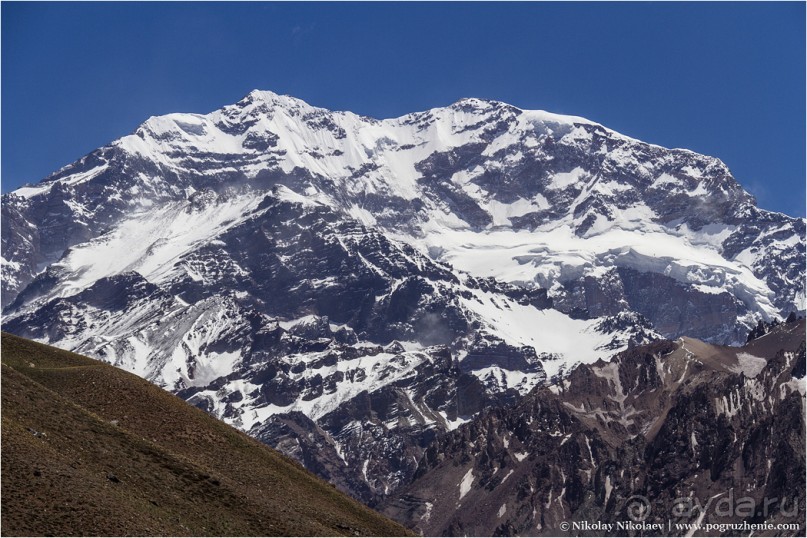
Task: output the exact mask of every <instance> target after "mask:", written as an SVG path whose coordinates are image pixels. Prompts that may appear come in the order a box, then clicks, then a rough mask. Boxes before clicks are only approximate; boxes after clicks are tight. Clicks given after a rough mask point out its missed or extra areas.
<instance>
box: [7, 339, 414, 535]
mask: <svg viewBox="0 0 807 538" xmlns="http://www.w3.org/2000/svg"><path fill="white" fill-rule="evenodd" d="M2 380H3V383H2V408H3V415H2V514H3V517H2V533H3V534H4V535H6V536H12V535H29V536H30V535H61V536H66V535H117V536H123V535H132V534H135V535H218V536H233V535H235V536H239V535H240V536H244V535H261V536H266V535H293V536H313V535H328V536H336V535H348V536H351V535H383V536H394V535H405V534H406V532H407V531H406V530H405V529H404V528H403V527H401V526H400V525H397V524H395V523H393V522H391V521H389V520H387V519H385V518H384V517H382V516H380V515H379V514H377V513H375V512H373V511H372V510H370V509H368V508H366V507H364V506H362V505H360V504H359V503H357V502H355V501H353V500H352V499H350V498H348V497H347V496H345V495H343V494H341V493H339V492H338V491H336V490H335V489H334V488H332V487H331V486H330V485H328V484H327V483H325V482H322V481H321V480H319V479H317V478H315V477H314V476H313V475H312V474H311V473H309V472H307V471H305V470H304V469H303V468H302V467H300V466H299V465H298V464H296V463H295V462H293V461H291V460H290V459H288V458H286V457H284V456H281V455H280V454H278V453H277V452H275V451H274V450H272V449H270V448H268V447H266V446H265V445H263V444H261V443H259V442H257V441H254V440H252V439H250V438H249V437H247V436H246V435H244V434H242V433H240V432H238V431H237V430H235V429H234V428H232V427H230V426H227V425H226V424H224V423H221V422H219V421H217V420H215V419H213V418H211V417H210V416H208V415H207V414H205V413H204V412H202V411H200V410H199V409H196V408H194V407H192V406H190V405H188V404H186V403H185V402H183V401H182V400H180V399H179V398H177V397H175V396H172V395H170V394H168V393H166V392H164V391H163V390H161V389H159V388H157V387H155V386H154V385H152V384H150V383H148V382H146V381H144V380H143V379H140V378H138V377H137V376H135V375H132V374H129V373H126V372H124V371H122V370H119V369H117V368H114V367H111V366H108V365H106V364H103V363H101V362H98V361H95V360H92V359H89V358H86V357H83V356H80V355H76V354H73V353H69V352H66V351H62V350H59V349H56V348H52V347H49V346H45V345H42V344H37V343H34V342H30V341H27V340H24V339H22V338H18V337H15V336H13V335H9V334H3V336H2Z"/></svg>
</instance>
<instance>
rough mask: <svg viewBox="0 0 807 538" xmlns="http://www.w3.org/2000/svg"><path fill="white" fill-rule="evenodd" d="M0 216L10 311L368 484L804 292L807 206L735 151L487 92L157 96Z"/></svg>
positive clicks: (793, 304) (398, 478)
mask: <svg viewBox="0 0 807 538" xmlns="http://www.w3.org/2000/svg"><path fill="white" fill-rule="evenodd" d="M2 214H3V216H2V218H3V226H2V249H3V257H4V260H5V261H4V263H3V265H2V271H3V274H2V276H3V278H2V284H3V289H2V304H3V308H4V319H3V327H4V329H5V330H9V331H12V332H14V333H16V334H20V335H22V336H27V337H31V338H35V339H38V340H40V341H44V342H47V343H50V344H53V345H56V346H61V347H64V348H67V349H71V350H75V351H79V352H82V353H84V354H88V355H91V356H95V357H98V358H101V359H103V360H106V361H108V362H110V363H112V364H115V365H118V366H120V367H122V368H126V369H128V370H130V371H133V372H136V373H137V374H139V375H142V376H143V377H145V378H147V379H149V380H151V381H153V382H155V383H158V384H160V385H161V386H163V387H165V388H167V389H168V390H171V391H174V392H175V393H177V394H179V395H181V396H182V397H183V398H186V399H188V400H189V401H191V402H193V403H194V404H195V405H198V406H199V407H201V408H203V409H205V410H207V411H208V412H210V413H212V414H214V415H216V416H218V417H220V418H222V419H224V420H227V421H228V422H230V423H232V424H234V425H237V426H239V427H241V428H242V429H244V430H245V431H250V432H252V433H253V434H254V435H256V436H258V437H259V438H261V439H263V440H265V441H266V442H269V443H272V444H276V445H278V446H280V447H281V448H282V449H283V450H286V451H287V452H288V453H289V454H292V455H294V456H295V457H298V458H300V459H301V460H303V461H306V462H307V463H306V464H307V465H309V466H310V467H311V468H312V469H316V470H317V472H320V473H322V474H323V476H325V475H327V476H328V477H329V478H330V479H332V480H333V481H334V482H335V483H336V484H337V485H338V487H341V488H343V489H345V490H346V491H349V492H351V493H352V494H353V495H355V496H357V497H358V498H361V499H362V500H365V501H366V502H372V503H376V504H377V503H381V502H383V500H384V499H385V498H386V497H388V496H390V495H393V494H395V493H396V492H397V491H399V490H401V488H404V487H406V486H407V484H409V482H410V481H411V480H412V479H413V477H414V476H415V474H416V473H417V472H418V471H417V469H418V462H419V461H420V460H421V458H422V457H423V456H424V454H425V453H426V451H428V450H429V446H431V445H432V443H433V442H435V440H437V439H440V438H441V436H442V434H443V433H445V432H450V431H453V430H455V429H456V428H458V427H459V426H460V425H461V424H464V423H466V422H468V421H470V420H471V419H472V418H473V417H474V416H476V415H477V414H479V413H480V412H482V411H484V410H486V409H490V408H492V407H497V406H501V405H504V404H512V403H514V402H516V401H517V400H518V399H519V398H520V397H522V396H524V395H526V394H528V393H530V391H532V390H533V389H534V388H535V387H539V386H541V385H543V384H545V383H546V382H548V381H553V380H554V381H559V380H562V379H563V378H564V377H565V376H567V375H569V373H570V372H573V371H576V370H575V369H574V367H575V366H576V365H578V364H591V363H596V362H597V361H598V360H600V359H608V358H609V357H610V356H611V355H613V354H614V353H617V352H620V351H624V350H627V349H629V348H630V349H632V348H634V347H637V346H641V345H642V344H646V343H648V342H650V341H652V340H655V339H658V338H660V337H666V338H677V337H679V336H681V335H691V336H696V337H698V338H702V339H704V340H707V341H710V342H713V343H721V344H725V343H738V342H741V341H744V339H745V334H746V332H747V330H748V329H751V328H752V327H754V326H756V324H757V321H758V320H759V319H762V320H763V323H770V322H771V321H772V320H773V318H774V317H776V316H779V317H784V315H786V314H787V313H789V312H790V311H796V312H803V310H804V288H803V282H804V278H803V276H804V256H805V249H804V245H805V238H804V233H805V232H804V221H803V220H799V219H792V218H789V217H787V216H785V215H781V214H777V213H771V212H767V211H764V210H760V209H758V208H756V207H755V205H754V200H753V198H752V197H751V196H750V195H749V194H748V193H746V192H745V191H744V190H743V189H742V187H741V186H740V185H739V184H737V182H736V181H735V180H734V179H733V177H732V176H731V174H730V173H729V171H728V168H727V167H726V166H725V165H724V164H723V163H722V162H720V161H719V160H717V159H714V158H710V157H706V156H703V155H698V154H695V153H692V152H689V151H683V150H668V149H664V148H660V147H658V146H652V145H648V144H644V143H642V142H640V141H637V140H634V139H631V138H628V137H625V136H623V135H620V134H619V133H616V132H614V131H611V130H609V129H607V128H605V127H603V126H601V125H598V124H595V123H593V122H590V121H588V120H585V119H583V118H576V117H570V116H559V115H554V114H550V113H546V112H541V111H526V110H520V109H518V108H516V107H513V106H510V105H506V104H504V103H498V102H494V101H485V100H479V99H463V100H461V101H459V102H458V103H455V104H454V105H451V106H449V107H445V108H439V109H433V110H430V111H427V112H422V113H415V114H409V115H407V116H403V117H401V118H396V119H390V120H374V119H371V118H364V117H359V116H356V115H354V114H351V113H343V112H331V111H327V110H323V109H318V108H315V107H312V106H310V105H308V104H306V103H304V102H302V101H299V100H297V99H294V98H291V97H287V96H279V95H275V94H272V93H271V92H252V93H250V94H249V95H248V96H246V97H245V98H244V99H242V100H241V101H239V102H238V103H235V104H234V105H230V106H226V107H224V108H222V109H220V110H217V111H214V112H212V113H210V114H207V115H198V114H169V115H166V116H161V117H154V118H150V119H149V120H148V121H146V122H145V123H144V124H143V125H141V126H140V127H139V128H138V129H137V130H136V131H135V132H134V133H132V134H131V135H129V136H126V137H123V138H121V139H119V140H116V141H114V142H112V143H110V144H109V145H108V146H105V147H102V148H99V149H98V150H96V151H94V152H92V153H91V154H89V155H88V156H86V157H84V158H82V159H80V160H79V161H77V162H75V163H73V164H71V165H68V166H66V167H64V168H63V169H61V170H59V171H58V172H56V173H54V174H52V175H51V176H49V177H48V178H45V180H43V181H42V182H41V183H39V184H37V185H32V186H26V187H24V188H21V189H18V190H17V191H15V192H13V193H10V194H7V195H4V196H3V201H2ZM575 375H577V374H575ZM649 380H650V378H648V381H649ZM626 420H627V419H626ZM622 426H623V427H624V428H625V429H626V431H627V430H630V428H631V427H632V426H631V425H630V424H629V423H626V424H622ZM603 435H604V434H603ZM631 435H632V434H631ZM564 446H566V445H564ZM564 450H565V449H564ZM556 494H557V492H556ZM508 529H509V527H508V528H503V530H502V532H505V531H507V532H509V530H508Z"/></svg>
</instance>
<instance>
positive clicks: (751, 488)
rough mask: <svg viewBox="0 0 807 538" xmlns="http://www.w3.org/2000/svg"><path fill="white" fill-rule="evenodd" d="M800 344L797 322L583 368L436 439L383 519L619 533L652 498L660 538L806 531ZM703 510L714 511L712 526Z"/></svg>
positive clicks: (472, 529)
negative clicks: (697, 526) (757, 527)
mask: <svg viewBox="0 0 807 538" xmlns="http://www.w3.org/2000/svg"><path fill="white" fill-rule="evenodd" d="M804 337H805V327H804V321H803V320H794V321H792V322H789V323H784V324H779V325H777V326H775V327H774V328H773V329H772V330H771V331H770V332H769V333H768V334H767V335H766V336H765V337H764V338H761V339H757V340H753V341H751V342H749V343H748V344H747V345H746V346H744V347H742V348H729V347H720V346H713V345H710V344H706V343H704V342H702V341H699V340H694V339H689V338H684V339H680V340H678V341H675V342H672V341H659V342H656V343H653V344H650V345H646V346H641V347H636V348H634V349H631V350H629V351H625V352H623V353H621V354H619V355H617V356H616V357H615V358H614V359H613V360H612V361H611V362H608V363H605V362H603V363H596V364H592V365H583V366H580V367H578V368H577V369H575V370H574V371H573V372H572V373H571V374H570V375H569V376H568V377H567V378H566V379H565V380H563V381H562V382H560V383H558V384H556V385H551V386H548V387H543V388H539V389H536V390H535V391H533V392H532V393H530V394H529V395H528V396H526V397H524V398H523V399H521V400H520V401H519V402H518V403H517V404H515V405H514V406H512V407H504V408H497V409H492V410H488V411H485V412H483V413H481V414H480V415H479V416H478V417H476V418H475V419H474V420H472V421H471V422H469V423H468V424H465V425H463V426H461V427H460V428H458V429H457V430H456V431H454V432H451V433H449V434H446V435H444V436H442V437H441V438H440V439H438V440H437V441H435V442H434V443H433V444H432V445H431V446H430V447H429V448H428V449H427V450H426V451H425V453H424V456H423V459H422V460H421V461H420V465H419V466H418V470H417V473H416V478H415V481H414V482H413V483H412V484H411V485H409V486H408V487H406V488H404V489H403V490H402V491H401V492H399V493H398V494H396V495H394V496H392V498H390V499H388V500H387V501H385V503H384V509H383V510H384V512H385V513H387V514H388V515H391V516H393V517H396V518H397V519H398V520H399V521H401V522H405V523H406V524H408V525H412V526H415V527H416V528H418V529H420V530H421V531H422V532H423V533H424V534H425V535H432V536H441V535H488V536H496V535H557V534H558V533H560V532H562V527H561V526H560V525H561V523H564V522H566V523H568V522H571V521H589V522H601V523H604V524H608V523H612V524H614V528H613V529H612V530H607V529H606V530H602V529H601V530H599V531H597V534H606V535H624V534H625V533H626V531H624V530H622V531H618V529H616V527H615V524H616V522H618V521H630V517H631V516H630V513H629V510H633V509H634V508H635V506H632V504H635V503H636V502H639V501H641V502H644V501H645V500H647V505H646V506H647V507H649V513H647V514H646V517H644V516H643V517H642V518H639V519H642V520H643V521H645V522H646V523H660V524H661V527H660V529H659V530H657V531H656V532H649V534H651V535H661V536H664V535H670V534H672V535H684V534H686V533H687V530H686V529H685V528H684V527H681V528H675V527H673V528H672V529H670V528H668V519H670V520H671V521H672V523H674V524H675V523H677V524H682V523H692V522H694V521H696V520H700V521H701V522H702V523H742V522H743V521H747V522H749V523H753V522H756V523H759V522H763V521H767V522H777V523H786V522H789V523H796V522H801V521H802V520H803V518H804V515H805V504H804V503H805V498H804V486H805V483H804V471H805V456H804V451H805V439H804V427H805V423H804V416H805V415H804V412H805V397H804V394H805V385H804V381H805V379H804V367H803V365H804V357H805V340H804ZM788 477H789V478H788ZM637 496H638V497H637ZM741 498H742V499H743V501H742V502H743V503H745V504H746V505H750V504H753V505H754V506H756V507H757V508H758V509H759V510H757V511H752V513H749V512H748V511H747V510H746V509H745V508H743V507H740V508H739V509H738V508H737V506H738V502H739V500H740V499H741ZM637 499H638V500H637ZM710 499H711V501H713V502H714V504H712V503H711V502H710ZM721 500H722V501H723V502H722V503H721ZM766 500H767V503H768V507H767V508H763V507H764V505H765V503H766ZM695 501H698V502H700V503H701V505H702V506H704V507H705V506H706V505H707V502H709V503H710V507H711V509H706V511H705V515H704V516H703V518H699V516H700V513H699V512H698V511H696V510H692V509H690V508H691V507H692V506H694V503H695ZM730 506H731V507H733V508H731V509H729V507H730ZM676 507H677V508H676ZM632 513H633V512H632ZM634 514H635V513H634ZM634 519H635V520H638V519H637V518H634ZM786 534H792V535H795V534H798V531H793V532H789V533H786Z"/></svg>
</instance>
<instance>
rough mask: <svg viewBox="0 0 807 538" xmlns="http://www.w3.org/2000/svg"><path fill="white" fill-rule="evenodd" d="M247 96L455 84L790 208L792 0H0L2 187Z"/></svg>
mask: <svg viewBox="0 0 807 538" xmlns="http://www.w3.org/2000/svg"><path fill="white" fill-rule="evenodd" d="M255 88H259V89H268V90H273V91H275V92H278V93H288V94H291V95H294V96H296V97H299V98H301V99H304V100H305V101H308V102H309V103H311V104H313V105H318V106H323V107H326V108H332V109H341V110H344V109H349V110H352V111H355V112H357V113H360V114H365V115H368V116H374V117H380V118H384V117H394V116H399V115H401V114H404V113H407V112H413V111H418V110H424V109H427V108H431V107H435V106H443V105H447V104H450V103H452V102H454V101H455V100H457V99H459V98H461V97H467V96H475V97H484V98H490V99H498V100H501V101H505V102H508V103H511V104H514V105H516V106H519V107H522V108H539V109H544V110H549V111H553V112H559V113H565V114H574V115H579V116H585V117H587V118H589V119H592V120H595V121H598V122H600V123H603V124H605V125H607V126H608V127H611V128H613V129H616V130H618V131H620V132H623V133H625V134H627V135H630V136H633V137H636V138H640V139H642V140H646V141H648V142H653V143H656V144H661V145H663V146H668V147H685V148H689V149H692V150H695V151H698V152H701V153H705V154H709V155H714V156H717V157H719V158H721V159H722V160H723V161H724V162H726V164H728V166H729V168H731V170H732V172H733V173H734V175H735V177H736V178H737V179H738V180H739V181H740V183H742V184H743V185H744V186H745V187H746V188H747V189H748V190H750V191H751V192H752V193H753V194H755V195H756V196H757V197H758V200H759V202H760V205H761V206H762V207H764V208H768V209H774V210H777V211H783V212H786V213H788V214H791V215H797V216H804V214H805V4H804V3H802V2H790V3H770V2H761V3H709V4H706V3H700V2H688V3H633V2H628V3H619V4H599V3H598V4H590V3H511V4H501V3H499V4H495V5H494V4H488V3H439V4H436V3H414V4H398V3H377V4H358V3H351V4H341V3H316V4H299V3H282V4H278V3H271V4H264V3H241V4H232V3H228V4H220V3H182V2H181V3H170V4H163V3H126V4H124V3H96V2H87V3H9V2H3V3H2V188H3V191H4V192H6V191H8V190H11V189H13V188H16V187H17V186H19V185H21V184H23V183H26V182H31V181H38V180H39V179H41V178H42V177H44V176H45V175H46V174H48V173H49V172H51V171H53V170H55V169H57V168H59V167H61V166H63V165H65V164H68V163H70V162H72V161H73V160H75V159H77V158H79V157H81V156H82V155H84V154H86V153H88V152H89V151H92V150H93V149H95V148H96V147H98V146H101V145H103V144H105V143H107V142H109V141H111V140H113V139H115V138H117V137H119V136H122V135H125V134H128V133H130V132H131V131H133V130H134V128H135V127H136V126H137V125H138V124H140V123H141V122H142V121H144V120H145V119H146V118H148V117H149V116H151V115H158V114H164V113H168V112H202V113H204V112H209V111H211V110H214V109H216V108H219V107H221V106H223V105H225V104H229V103H233V102H235V101H236V100H238V99H239V98H241V97H242V96H243V95H245V94H246V93H248V92H249V91H250V90H252V89H255Z"/></svg>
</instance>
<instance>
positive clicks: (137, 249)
mask: <svg viewBox="0 0 807 538" xmlns="http://www.w3.org/2000/svg"><path fill="white" fill-rule="evenodd" d="M260 201H261V200H260V198H258V197H253V196H244V197H240V198H234V199H231V200H228V201H226V202H222V203H213V204H210V205H209V206H206V207H204V208H202V209H201V210H197V209H192V207H191V205H190V204H189V203H187V202H177V203H172V204H167V205H165V206H162V207H159V208H149V209H144V210H140V211H139V212H137V213H134V214H133V215H132V216H131V217H129V218H128V219H126V220H124V221H123V222H121V223H120V224H119V225H118V226H117V227H116V228H114V229H113V230H112V231H111V232H109V233H107V234H106V235H102V236H100V237H98V238H96V239H93V240H91V241H88V242H86V243H82V244H80V245H78V246H76V247H73V248H72V249H71V250H70V252H69V254H68V255H67V256H66V257H65V258H64V259H62V260H60V261H59V262H58V263H57V264H55V265H56V266H58V267H59V268H60V269H62V270H63V271H65V272H66V273H67V274H68V275H69V276H67V277H66V278H65V279H64V280H63V282H64V284H63V285H62V287H61V288H59V289H57V290H55V291H54V292H53V293H52V294H50V295H49V296H48V297H47V298H49V297H53V296H61V297H64V296H68V295H73V294H75V293H78V292H80V291H81V290H83V289H85V288H87V287H89V286H91V285H92V284H93V283H95V282H96V281H97V280H98V279H100V278H103V277H108V276H112V275H117V274H121V273H124V272H127V271H136V272H138V273H140V274H141V275H142V276H143V277H145V278H146V279H147V280H150V281H152V282H159V281H160V280H161V279H162V278H164V277H165V276H167V275H168V273H169V272H170V271H172V270H174V267H173V265H174V263H175V262H176V261H177V260H178V259H179V258H180V257H181V256H182V255H183V254H186V253H187V252H189V251H191V250H193V249H195V248H197V247H198V246H200V245H202V244H206V243H207V242H209V239H210V238H211V237H215V236H217V235H219V234H220V233H222V232H224V231H225V230H227V229H228V228H230V227H233V226H235V225H237V224H238V223H240V222H241V221H243V220H244V219H245V218H247V216H248V215H249V214H250V213H251V212H252V211H253V210H254V209H255V207H257V205H258V204H259V203H260Z"/></svg>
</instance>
